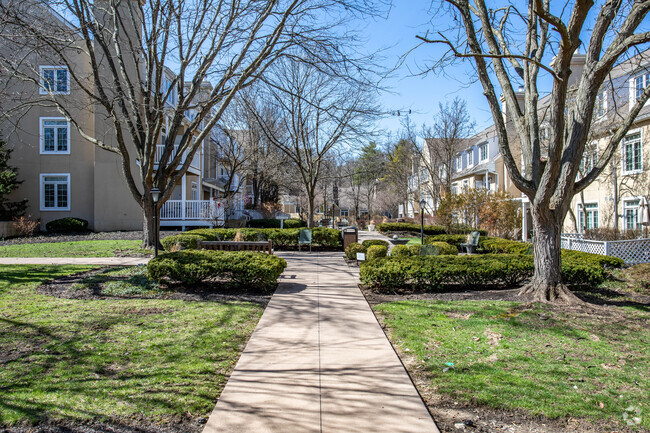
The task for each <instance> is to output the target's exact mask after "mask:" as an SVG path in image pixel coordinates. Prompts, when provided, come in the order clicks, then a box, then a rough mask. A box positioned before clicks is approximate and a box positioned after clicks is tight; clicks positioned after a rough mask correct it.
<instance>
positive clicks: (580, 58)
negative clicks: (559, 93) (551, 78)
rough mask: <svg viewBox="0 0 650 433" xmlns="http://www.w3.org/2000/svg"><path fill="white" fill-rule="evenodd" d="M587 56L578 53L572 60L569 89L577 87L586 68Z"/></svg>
mask: <svg viewBox="0 0 650 433" xmlns="http://www.w3.org/2000/svg"><path fill="white" fill-rule="evenodd" d="M586 60H587V56H586V55H584V54H580V53H579V52H578V51H576V53H575V54H574V55H573V57H572V58H571V67H570V68H571V75H569V87H572V86H577V85H578V82H579V81H580V77H581V76H582V70H583V69H584V68H585V62H586Z"/></svg>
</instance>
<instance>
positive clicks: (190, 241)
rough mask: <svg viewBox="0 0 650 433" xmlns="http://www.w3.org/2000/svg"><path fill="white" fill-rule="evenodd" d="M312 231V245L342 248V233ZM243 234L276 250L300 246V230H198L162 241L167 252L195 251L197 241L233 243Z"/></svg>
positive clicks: (329, 230) (332, 230) (246, 238)
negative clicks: (177, 248) (268, 242)
mask: <svg viewBox="0 0 650 433" xmlns="http://www.w3.org/2000/svg"><path fill="white" fill-rule="evenodd" d="M311 230H312V243H313V245H315V246H319V247H324V248H333V249H339V248H340V247H341V232H339V231H338V230H336V229H329V228H326V227H315V228H313V229H311ZM238 231H239V232H241V234H242V236H243V238H244V240H245V241H249V242H250V241H267V240H270V241H271V242H273V248H274V249H276V250H277V249H289V248H292V247H296V246H298V239H299V237H300V229H197V230H190V231H187V232H183V233H181V234H179V235H175V236H169V237H167V238H165V239H163V240H162V241H161V243H162V245H163V247H164V248H165V250H167V251H171V250H172V249H173V248H174V246H176V245H178V246H180V247H181V249H195V248H196V246H197V245H196V243H197V240H199V239H201V240H203V241H231V240H233V239H235V236H236V234H237V232H238Z"/></svg>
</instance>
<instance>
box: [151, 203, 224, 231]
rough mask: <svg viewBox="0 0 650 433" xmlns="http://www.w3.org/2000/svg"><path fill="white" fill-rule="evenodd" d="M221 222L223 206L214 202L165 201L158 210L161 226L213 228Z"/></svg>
mask: <svg viewBox="0 0 650 433" xmlns="http://www.w3.org/2000/svg"><path fill="white" fill-rule="evenodd" d="M220 219H221V220H223V206H222V205H221V203H220V202H218V201H215V200H167V201H166V202H165V203H163V205H162V208H161V209H160V224H161V225H163V226H179V225H181V226H186V225H189V226H213V225H215V224H216V222H217V220H220Z"/></svg>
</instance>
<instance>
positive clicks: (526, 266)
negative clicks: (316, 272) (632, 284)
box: [360, 254, 607, 291]
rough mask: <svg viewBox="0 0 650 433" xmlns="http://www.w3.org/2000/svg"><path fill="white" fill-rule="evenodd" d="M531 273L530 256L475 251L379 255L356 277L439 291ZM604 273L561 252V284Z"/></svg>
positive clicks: (590, 281) (594, 261)
mask: <svg viewBox="0 0 650 433" xmlns="http://www.w3.org/2000/svg"><path fill="white" fill-rule="evenodd" d="M592 256H596V255H595V254H592ZM533 272H534V262H533V257H532V256H531V255H521V254H479V255H466V256H418V257H410V258H401V257H400V258H394V259H391V258H381V259H377V260H373V261H368V262H364V263H363V264H362V265H361V271H360V277H361V282H363V283H364V284H366V285H368V286H370V287H373V288H375V289H379V290H388V291H394V290H396V289H399V288H403V287H405V286H412V287H415V288H419V289H425V290H439V289H441V288H443V287H444V286H445V285H450V284H455V285H460V286H461V287H464V288H469V287H473V288H476V287H485V286H500V287H510V286H514V285H518V284H521V283H522V282H524V281H525V280H527V279H529V278H530V277H532V275H533ZM606 276H607V273H606V271H605V269H604V268H603V265H602V264H601V262H600V260H599V257H598V256H596V257H591V258H589V257H584V256H580V255H571V254H570V255H568V256H566V255H564V254H563V257H562V278H563V280H564V282H565V283H567V284H572V285H587V286H595V285H598V284H601V283H602V282H603V281H605V278H606Z"/></svg>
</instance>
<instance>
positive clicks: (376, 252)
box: [366, 245, 388, 260]
mask: <svg viewBox="0 0 650 433" xmlns="http://www.w3.org/2000/svg"><path fill="white" fill-rule="evenodd" d="M387 255H388V247H387V246H385V245H370V246H369V247H368V253H367V256H366V259H368V260H374V259H379V258H382V257H386V256H387Z"/></svg>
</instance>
